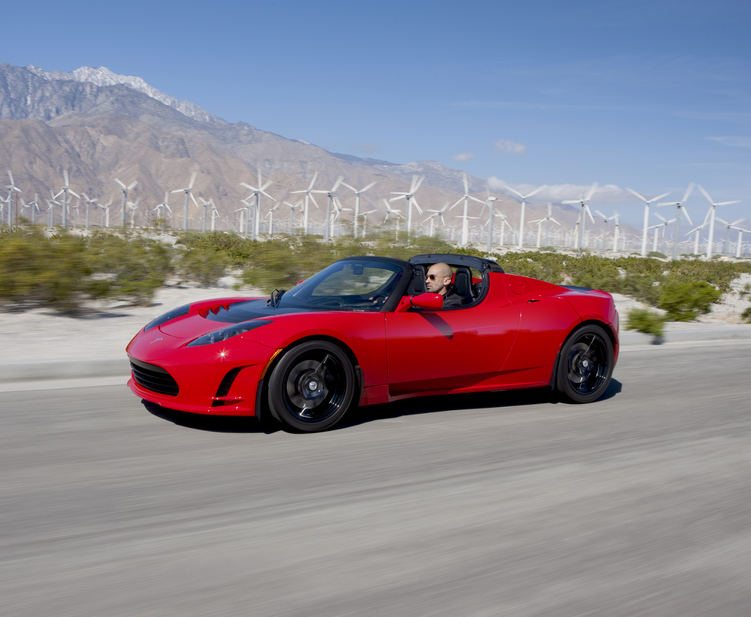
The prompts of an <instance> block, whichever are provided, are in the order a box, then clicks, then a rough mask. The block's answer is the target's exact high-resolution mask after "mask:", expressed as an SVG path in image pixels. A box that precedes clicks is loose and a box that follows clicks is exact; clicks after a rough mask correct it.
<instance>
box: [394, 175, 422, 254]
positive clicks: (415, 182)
mask: <svg viewBox="0 0 751 617" xmlns="http://www.w3.org/2000/svg"><path fill="white" fill-rule="evenodd" d="M423 180H425V176H420V177H419V178H418V177H417V176H412V183H411V184H410V186H409V191H408V192H407V193H401V192H397V191H391V194H392V195H396V197H392V198H391V199H389V201H396V200H398V199H406V200H407V240H409V234H410V232H411V230H412V204H413V203H414V204H415V208H417V211H418V212H419V213H420V214H422V209H421V208H420V206H419V205H417V200H416V199H415V193H416V192H417V189H419V188H420V185H421V184H422V181H423Z"/></svg>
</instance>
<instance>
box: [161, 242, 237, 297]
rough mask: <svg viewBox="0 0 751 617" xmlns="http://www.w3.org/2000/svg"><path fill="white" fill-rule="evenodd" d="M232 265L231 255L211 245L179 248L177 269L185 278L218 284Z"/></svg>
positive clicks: (197, 281) (208, 284)
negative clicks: (188, 248) (214, 248)
mask: <svg viewBox="0 0 751 617" xmlns="http://www.w3.org/2000/svg"><path fill="white" fill-rule="evenodd" d="M230 265H231V259H230V257H229V256H228V255H227V254H226V253H223V252H221V251H216V250H213V249H212V248H211V247H205V246H201V247H195V248H192V249H190V250H187V249H183V250H180V249H178V250H177V255H176V264H175V270H176V272H177V274H178V275H179V276H180V277H182V278H183V279H186V280H189V281H195V282H196V283H198V284H199V285H203V286H205V287H208V286H210V285H216V284H217V282H218V281H219V279H220V278H222V277H223V276H224V273H225V272H226V271H227V268H229V266H230Z"/></svg>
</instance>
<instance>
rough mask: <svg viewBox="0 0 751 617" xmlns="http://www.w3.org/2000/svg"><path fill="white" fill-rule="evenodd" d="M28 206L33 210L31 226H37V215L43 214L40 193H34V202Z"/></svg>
mask: <svg viewBox="0 0 751 617" xmlns="http://www.w3.org/2000/svg"><path fill="white" fill-rule="evenodd" d="M28 206H29V207H30V208H31V224H32V225H35V224H36V214H37V212H41V211H42V209H41V208H40V207H39V193H34V201H30V202H29V203H28Z"/></svg>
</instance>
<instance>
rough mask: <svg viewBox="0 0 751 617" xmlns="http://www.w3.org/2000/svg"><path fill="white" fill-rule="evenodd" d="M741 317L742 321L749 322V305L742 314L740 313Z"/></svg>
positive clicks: (750, 314)
mask: <svg viewBox="0 0 751 617" xmlns="http://www.w3.org/2000/svg"><path fill="white" fill-rule="evenodd" d="M741 319H743V321H749V322H751V306H749V307H748V308H747V309H746V310H745V311H743V314H742V315H741Z"/></svg>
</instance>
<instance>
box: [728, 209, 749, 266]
mask: <svg viewBox="0 0 751 617" xmlns="http://www.w3.org/2000/svg"><path fill="white" fill-rule="evenodd" d="M742 220H743V219H739V220H737V221H736V222H735V223H733V224H732V225H731V227H730V228H731V229H736V230H738V244H737V246H736V247H735V256H736V257H737V258H738V259H740V257H741V247H742V246H743V232H744V231H745V232H746V233H747V234H751V231H749V230H748V229H743V228H742V227H737V226H736V224H737V223H740V222H741V221H742Z"/></svg>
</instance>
